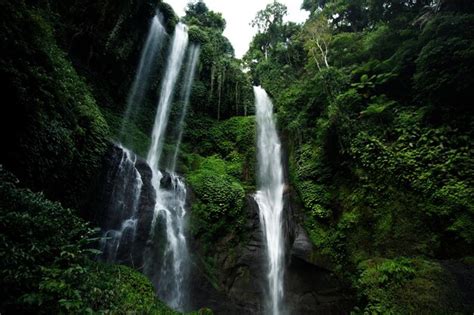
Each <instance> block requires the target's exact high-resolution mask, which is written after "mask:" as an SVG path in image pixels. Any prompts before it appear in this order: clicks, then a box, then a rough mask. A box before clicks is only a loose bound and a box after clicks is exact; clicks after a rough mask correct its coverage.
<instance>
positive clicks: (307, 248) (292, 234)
mask: <svg viewBox="0 0 474 315" xmlns="http://www.w3.org/2000/svg"><path fill="white" fill-rule="evenodd" d="M290 199H291V198H290V195H289V194H285V215H286V218H285V226H284V231H285V235H286V237H287V250H286V252H287V257H286V265H287V267H286V270H285V300H284V303H283V304H284V305H286V309H285V310H284V311H286V312H287V313H288V314H347V313H349V311H350V310H351V309H352V306H353V303H352V300H351V296H350V295H347V294H346V293H345V288H344V287H343V285H342V284H341V283H340V282H339V281H338V280H337V278H336V277H335V276H334V275H333V274H332V273H331V272H330V271H329V270H328V269H325V268H324V267H322V266H319V265H316V264H314V263H312V262H311V257H312V256H313V251H314V248H313V245H312V243H311V241H310V239H309V238H308V236H307V235H306V233H305V231H304V229H303V228H301V227H300V226H299V225H298V224H297V223H295V220H294V210H293V209H292V208H291V203H290ZM258 211H259V209H258V206H257V203H256V202H255V200H254V199H253V197H252V196H247V198H246V212H247V223H246V229H247V233H248V235H249V238H248V242H247V244H243V245H242V246H241V248H238V249H236V251H237V253H236V254H235V255H234V256H231V255H227V256H226V255H224V256H222V257H219V262H218V266H221V270H220V271H221V275H220V278H221V280H222V281H221V283H219V284H218V285H219V286H220V287H221V288H220V289H219V290H218V289H217V288H214V287H212V286H211V285H209V281H208V280H207V279H206V278H205V277H204V275H203V271H201V270H199V268H196V269H197V272H195V278H194V279H193V283H194V288H193V292H192V294H193V302H194V303H195V304H194V306H195V308H199V307H206V306H207V307H210V308H211V309H212V310H213V311H214V313H215V314H263V313H264V312H265V305H264V301H265V292H266V275H267V269H266V253H265V243H264V242H265V240H264V237H263V233H262V230H261V227H260V219H259V212H258Z"/></svg>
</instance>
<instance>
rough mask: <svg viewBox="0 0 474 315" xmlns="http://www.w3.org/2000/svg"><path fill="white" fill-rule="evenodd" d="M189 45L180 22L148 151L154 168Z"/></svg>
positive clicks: (156, 184)
mask: <svg viewBox="0 0 474 315" xmlns="http://www.w3.org/2000/svg"><path fill="white" fill-rule="evenodd" d="M187 45H188V30H187V26H186V25H184V24H182V23H178V25H176V29H175V32H174V37H173V42H172V46H171V50H170V55H169V58H168V65H167V68H166V73H165V76H164V78H163V82H162V86H161V93H160V100H159V103H158V109H157V112H156V117H155V124H154V125H153V132H152V135H151V146H150V150H149V151H148V156H147V162H148V164H149V165H150V167H151V168H152V170H158V164H159V162H160V158H161V153H162V151H163V143H164V134H165V131H166V127H167V125H168V117H169V113H170V108H171V106H170V105H171V102H172V99H173V93H174V88H175V86H176V80H177V79H178V75H179V72H180V70H181V65H182V63H183V59H184V54H185V51H186V47H187ZM154 186H155V188H159V182H156V181H155V183H154Z"/></svg>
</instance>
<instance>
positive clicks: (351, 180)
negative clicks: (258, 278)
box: [246, 0, 474, 314]
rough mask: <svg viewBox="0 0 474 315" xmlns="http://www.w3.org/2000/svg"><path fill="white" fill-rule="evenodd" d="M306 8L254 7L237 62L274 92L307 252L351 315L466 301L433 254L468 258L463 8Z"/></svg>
mask: <svg viewBox="0 0 474 315" xmlns="http://www.w3.org/2000/svg"><path fill="white" fill-rule="evenodd" d="M430 4H431V5H430ZM304 7H305V8H306V9H308V10H310V11H311V16H310V18H309V19H308V21H307V22H306V23H305V24H304V25H302V26H297V27H295V26H294V25H292V24H285V23H284V22H283V20H282V18H281V16H282V15H284V14H285V8H284V7H283V8H282V7H281V6H277V5H269V6H268V7H267V9H266V10H265V11H262V12H261V13H260V14H259V15H258V16H257V20H256V23H257V25H259V26H260V25H262V24H263V25H265V27H263V28H260V33H259V34H258V35H257V36H255V38H254V40H253V43H252V46H251V50H250V51H249V52H248V53H247V56H246V59H247V60H248V62H249V65H250V68H251V70H252V75H253V77H254V80H255V81H256V82H259V83H261V84H262V85H263V86H264V87H265V88H266V89H267V90H268V91H269V92H270V93H271V94H272V96H273V97H274V99H275V103H276V106H277V109H278V119H279V124H280V127H281V129H282V130H283V132H284V134H285V138H286V139H287V145H288V147H289V149H290V169H291V178H290V181H291V184H292V185H293V187H294V189H296V190H297V192H298V195H299V197H300V199H301V201H302V203H303V204H304V207H305V211H306V216H305V219H304V222H303V224H304V225H305V226H306V228H307V230H308V232H309V234H310V237H311V239H312V241H313V243H314V244H315V245H316V247H317V248H318V252H319V255H320V257H315V260H317V261H321V262H327V261H330V265H331V266H332V267H331V268H333V269H334V270H336V271H337V272H338V273H339V274H340V276H341V277H343V278H345V279H347V281H348V282H349V283H352V285H353V287H355V288H356V289H357V291H358V293H359V297H360V300H359V310H360V311H364V312H370V313H372V312H375V313H394V314H405V313H453V312H456V311H457V312H462V311H466V310H465V309H463V306H462V304H461V303H460V302H459V301H458V300H456V299H455V298H452V297H450V296H449V293H450V292H451V291H450V290H451V289H450V288H451V287H450V286H449V285H448V283H449V281H452V279H451V280H449V279H450V277H452V276H450V275H449V274H448V273H447V272H446V271H443V268H442V267H441V266H440V265H439V263H438V262H436V260H438V259H460V258H462V257H465V256H470V255H471V256H472V255H473V254H474V253H473V250H472V248H473V241H474V225H473V222H474V220H473V219H474V211H473V210H474V208H473V204H474V203H473V199H472V198H473V196H474V185H473V184H474V183H473V178H474V177H473V175H474V174H473V172H472V170H473V169H474V168H473V167H474V163H473V161H474V159H473V153H474V151H473V147H472V138H473V130H474V129H473V125H472V123H473V120H472V118H473V115H472V114H473V111H472V106H470V103H471V101H470V100H472V98H473V96H474V95H472V85H473V82H472V75H470V74H469V73H471V72H472V71H473V70H474V63H473V60H474V58H473V57H474V45H473V43H474V41H473V39H474V33H473V32H472V31H471V30H472V29H473V27H472V26H473V23H474V14H473V13H474V11H473V9H474V8H473V6H472V4H470V2H469V1H438V2H436V3H434V4H433V3H432V2H431V1H364V0H361V1H338V0H333V1H311V0H308V1H305V3H304ZM268 17H270V18H268ZM272 17H273V18H272ZM265 21H267V22H268V21H270V22H268V23H269V24H268V23H267V24H265V23H264V22H265ZM295 51H296V52H297V53H294V52H295ZM443 277H444V278H443Z"/></svg>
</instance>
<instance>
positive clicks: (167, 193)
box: [145, 23, 197, 309]
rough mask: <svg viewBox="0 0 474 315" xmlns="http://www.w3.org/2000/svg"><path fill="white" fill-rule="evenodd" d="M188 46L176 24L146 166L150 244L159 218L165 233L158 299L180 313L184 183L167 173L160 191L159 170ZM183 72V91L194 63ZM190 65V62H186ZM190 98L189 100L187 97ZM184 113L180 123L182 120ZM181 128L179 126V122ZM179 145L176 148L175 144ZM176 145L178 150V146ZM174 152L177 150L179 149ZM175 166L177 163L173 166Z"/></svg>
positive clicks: (150, 267) (148, 266) (149, 264)
mask: <svg viewBox="0 0 474 315" xmlns="http://www.w3.org/2000/svg"><path fill="white" fill-rule="evenodd" d="M187 44H188V33H187V27H186V26H185V25H184V24H181V23H179V24H178V25H177V26H176V30H175V34H174V38H173V41H172V46H171V49H170V55H169V58H168V65H167V69H166V73H165V76H164V79H163V82H162V88H161V94H160V100H159V103H158V109H157V113H156V118H155V124H154V126H153V133H152V143H151V146H150V150H149V152H148V157H147V162H148V164H149V166H150V167H151V169H152V172H153V178H152V185H153V187H154V188H155V191H156V204H155V211H154V214H153V219H152V222H151V232H150V243H151V244H153V243H154V242H155V241H156V242H158V240H156V239H155V225H156V223H157V220H158V218H162V219H163V220H164V224H165V229H166V240H167V243H166V245H165V250H164V253H163V256H162V257H161V270H160V275H159V277H158V282H159V284H158V287H157V289H158V295H159V296H160V298H162V299H163V300H164V301H166V302H167V303H168V304H169V305H170V306H171V307H173V308H175V309H183V307H184V305H185V303H186V292H185V288H184V287H185V285H186V281H187V278H188V277H187V273H188V270H187V267H188V266H189V252H188V246H187V242H186V237H185V215H186V209H185V206H186V195H187V192H186V186H185V184H184V182H183V180H182V179H181V178H180V177H179V176H177V175H176V174H175V173H174V169H173V170H171V171H170V173H169V184H170V185H168V187H167V189H164V188H162V187H161V181H162V180H163V174H162V173H161V172H160V170H159V164H160V159H161V154H162V151H163V144H164V137H165V131H166V128H167V124H168V119H169V114H170V108H171V103H172V101H173V95H174V90H175V86H176V81H177V79H178V76H179V73H180V69H181V65H182V63H183V60H184V56H185V51H186V47H187ZM193 57H194V55H191V58H190V60H191V61H190V63H191V66H188V67H187V68H188V70H187V71H186V74H185V76H186V78H185V79H186V82H185V89H186V88H189V89H191V85H192V76H193V75H192V74H193V73H194V69H192V68H194V67H195V65H196V62H197V59H196V60H194V61H193V60H192V59H193ZM188 64H189V62H188ZM188 98H189V97H188ZM183 115H185V113H183V114H182V115H181V116H182V119H183V120H184V117H183ZM180 124H182V122H180ZM178 145H179V144H178ZM178 145H177V146H178ZM176 150H179V149H178V148H177V149H176ZM173 164H174V165H175V164H176V161H174V162H173ZM154 259H155V254H154V253H149V254H148V255H147V257H146V260H145V273H147V274H148V275H150V277H152V278H153V277H154V275H155V270H154V267H155V262H154V261H153V260H154Z"/></svg>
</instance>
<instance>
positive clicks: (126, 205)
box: [100, 147, 143, 262]
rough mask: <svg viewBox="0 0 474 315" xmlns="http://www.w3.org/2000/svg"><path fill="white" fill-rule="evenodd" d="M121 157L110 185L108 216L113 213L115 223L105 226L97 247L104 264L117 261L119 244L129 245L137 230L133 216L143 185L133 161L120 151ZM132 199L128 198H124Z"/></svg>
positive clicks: (134, 215) (122, 148)
mask: <svg viewBox="0 0 474 315" xmlns="http://www.w3.org/2000/svg"><path fill="white" fill-rule="evenodd" d="M120 149H121V150H122V157H121V160H120V163H119V165H118V168H117V174H116V175H115V176H114V178H115V179H116V180H115V181H114V182H113V187H112V196H111V198H110V200H111V203H110V205H109V212H110V213H113V217H114V219H115V220H112V222H109V224H111V226H110V229H109V230H107V231H106V232H105V233H104V235H103V237H102V239H101V241H100V247H101V250H102V252H103V258H104V259H105V260H106V261H109V262H113V261H117V258H118V257H117V254H118V253H119V250H120V249H121V247H120V246H121V245H122V243H123V242H126V243H129V244H131V243H133V242H134V240H135V234H136V228H137V221H138V218H137V213H138V206H139V204H138V203H139V199H140V194H141V191H142V186H143V181H142V177H141V175H140V173H139V172H138V171H137V169H136V167H135V163H136V161H137V157H136V156H135V155H134V154H133V153H132V152H131V151H129V150H127V149H126V148H124V147H120ZM128 196H132V198H128Z"/></svg>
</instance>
